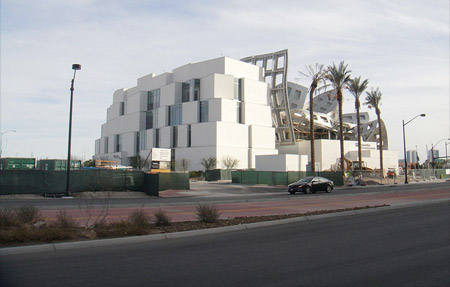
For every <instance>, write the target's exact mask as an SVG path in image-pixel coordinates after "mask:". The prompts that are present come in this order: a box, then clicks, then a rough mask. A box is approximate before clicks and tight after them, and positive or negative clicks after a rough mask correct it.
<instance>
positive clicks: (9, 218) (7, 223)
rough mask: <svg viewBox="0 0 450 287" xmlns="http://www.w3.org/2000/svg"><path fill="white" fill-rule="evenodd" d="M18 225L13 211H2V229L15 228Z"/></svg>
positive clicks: (0, 218)
mask: <svg viewBox="0 0 450 287" xmlns="http://www.w3.org/2000/svg"><path fill="white" fill-rule="evenodd" d="M16 225H17V219H16V215H15V214H14V211H12V210H11V209H1V210H0V229H5V228H8V227H13V226H16Z"/></svg>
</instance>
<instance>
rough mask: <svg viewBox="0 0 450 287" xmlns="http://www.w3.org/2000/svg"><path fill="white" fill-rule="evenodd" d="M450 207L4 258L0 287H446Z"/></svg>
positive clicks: (449, 260)
mask: <svg viewBox="0 0 450 287" xmlns="http://www.w3.org/2000/svg"><path fill="white" fill-rule="evenodd" d="M449 222H450V203H449V202H448V201H447V202H445V203H437V204H428V205H423V206H419V207H408V208H406V207H405V208H399V209H391V210H385V211H379V212H374V213H367V214H359V215H353V216H346V217H338V218H328V219H320V220H314V221H306V222H297V223H293V224H286V225H279V226H272V227H266V228H257V229H252V230H246V231H234V232H228V233H224V234H211V235H204V236H196V237H189V238H179V239H172V240H163V241H153V242H148V243H142V244H129V245H121V246H113V247H101V248H95V249H94V248H90V249H77V250H66V251H57V252H48V253H34V254H23V255H8V256H3V257H2V258H1V261H0V278H1V279H0V285H1V286H312V285H316V286H317V285H322V286H448V285H449V284H450V225H449Z"/></svg>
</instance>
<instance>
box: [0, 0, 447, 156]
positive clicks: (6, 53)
mask: <svg viewBox="0 0 450 287" xmlns="http://www.w3.org/2000/svg"><path fill="white" fill-rule="evenodd" d="M0 3H1V28H0V29H1V43H0V48H1V50H0V60H1V64H0V73H1V74H0V96H1V98H0V133H2V136H1V144H2V156H3V157H36V158H38V159H44V158H56V159H64V158H67V142H68V127H69V106H70V84H71V80H72V77H73V70H72V69H71V68H72V64H74V63H78V64H81V70H80V71H77V74H76V79H75V90H74V103H73V126H72V155H73V156H75V157H77V158H79V159H82V160H87V159H90V158H91V157H92V156H93V154H94V152H95V140H96V139H98V138H100V131H101V125H102V124H103V123H105V122H106V109H107V108H108V107H109V106H110V105H111V103H112V94H113V92H114V91H115V90H117V89H120V88H131V87H133V86H135V85H136V80H137V78H140V77H142V76H145V75H147V74H149V73H155V74H161V73H163V72H170V71H172V70H173V69H175V68H177V67H179V66H182V65H185V64H188V63H195V62H200V61H205V60H209V59H213V58H218V57H222V56H228V57H231V58H234V59H241V58H244V57H247V56H252V55H258V54H265V53H270V52H275V51H279V50H283V49H288V51H289V67H288V68H289V71H288V80H290V81H292V82H296V83H298V84H301V85H304V86H309V84H310V83H309V81H308V79H307V78H304V77H302V76H301V74H300V73H299V71H305V70H306V69H305V66H306V65H314V64H315V63H321V64H324V65H325V66H328V65H331V64H333V63H336V64H337V63H339V62H340V61H344V62H345V63H346V64H348V69H350V70H351V71H352V72H351V75H352V77H358V76H361V77H362V78H363V79H368V80H369V90H370V87H373V88H377V87H378V88H379V89H380V91H381V92H382V94H383V96H382V102H381V103H382V104H381V107H380V108H381V117H382V119H383V120H384V121H385V123H386V126H387V131H388V136H389V149H390V150H395V151H398V154H399V159H402V158H403V136H402V120H404V121H405V122H407V121H409V120H410V119H412V118H414V117H415V116H416V115H419V114H422V113H425V114H426V117H418V118H416V119H414V120H413V121H411V122H410V123H409V124H407V125H406V126H405V131H406V143H407V149H408V150H412V149H414V150H415V149H417V150H418V152H419V157H420V161H421V162H423V161H424V160H425V158H426V150H427V148H428V149H431V145H436V144H437V145H436V149H437V150H439V151H440V155H441V156H442V155H443V156H445V142H446V139H449V138H450V102H449V97H450V89H449V78H450V75H449V67H450V64H449V63H450V62H449V39H450V36H449V13H450V12H449V11H450V9H449V1H448V0H387V1H383V0H377V1H371V0H368V1H357V0H355V1H352V0H349V1H331V0H328V1H326V0H317V1H309V0H293V1H288V0H278V1H266V0H260V1H256V0H246V1H242V0H236V1H234V0H232V1H226V0H222V1H206V0H204V1H203V0H194V1H188V0H183V1H170V0H166V1H157V0H155V1H153V0H127V1H121V0H65V1H60V0H0ZM364 98H365V96H364V95H363V96H362V99H364ZM344 99H345V101H344V112H348V113H350V112H354V111H355V109H354V99H353V96H352V95H351V94H350V93H349V92H348V91H345V92H344ZM361 111H368V112H369V115H370V117H371V119H376V115H375V111H374V110H373V109H372V110H369V109H368V108H367V106H363V107H362V109H361ZM10 130H15V132H13V131H10ZM441 140H442V141H441ZM447 142H450V141H447ZM447 148H448V149H447V150H448V153H450V145H447Z"/></svg>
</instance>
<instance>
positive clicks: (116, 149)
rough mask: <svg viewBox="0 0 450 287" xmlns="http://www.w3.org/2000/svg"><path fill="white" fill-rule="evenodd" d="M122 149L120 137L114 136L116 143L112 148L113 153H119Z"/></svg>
mask: <svg viewBox="0 0 450 287" xmlns="http://www.w3.org/2000/svg"><path fill="white" fill-rule="evenodd" d="M121 148H122V135H116V142H115V146H114V152H120V149H121Z"/></svg>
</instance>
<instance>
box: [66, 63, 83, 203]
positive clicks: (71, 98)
mask: <svg viewBox="0 0 450 287" xmlns="http://www.w3.org/2000/svg"><path fill="white" fill-rule="evenodd" d="M72 70H73V78H72V84H71V85H70V110H69V140H68V148H67V149H68V151H67V175H66V196H70V195H71V194H70V164H71V161H70V149H71V146H72V106H73V91H74V88H73V84H74V82H75V75H76V73H77V70H81V65H80V64H73V65H72Z"/></svg>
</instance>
